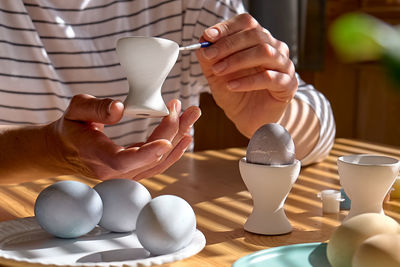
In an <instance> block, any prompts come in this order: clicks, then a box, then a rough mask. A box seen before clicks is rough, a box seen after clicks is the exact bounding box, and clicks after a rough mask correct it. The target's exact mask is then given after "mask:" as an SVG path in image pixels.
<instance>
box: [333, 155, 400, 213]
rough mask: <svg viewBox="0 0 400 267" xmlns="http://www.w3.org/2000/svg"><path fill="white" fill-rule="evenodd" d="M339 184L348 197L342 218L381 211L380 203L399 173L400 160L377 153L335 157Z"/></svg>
mask: <svg viewBox="0 0 400 267" xmlns="http://www.w3.org/2000/svg"><path fill="white" fill-rule="evenodd" d="M337 164H338V172H339V177H340V184H341V185H342V187H343V189H344V191H345V192H346V194H347V196H348V197H349V198H350V199H351V207H350V211H349V214H348V215H347V216H346V218H345V219H344V220H348V219H349V218H351V217H353V216H355V215H358V214H362V213H370V212H372V213H382V214H383V208H382V203H383V199H384V198H385V196H386V194H387V193H388V192H389V190H390V188H391V187H392V185H393V183H394V181H395V179H396V176H397V175H398V173H399V168H400V161H399V160H397V159H395V158H391V157H387V156H380V155H368V154H361V155H348V156H342V157H339V158H338V161H337Z"/></svg>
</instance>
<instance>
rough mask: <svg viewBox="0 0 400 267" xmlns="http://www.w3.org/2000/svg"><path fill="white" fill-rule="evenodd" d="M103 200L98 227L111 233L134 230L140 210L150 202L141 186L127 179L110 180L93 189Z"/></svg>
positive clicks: (146, 191) (144, 188)
mask: <svg viewBox="0 0 400 267" xmlns="http://www.w3.org/2000/svg"><path fill="white" fill-rule="evenodd" d="M94 190H96V191H97V193H99V195H100V197H101V199H102V200H103V216H102V218H101V220H100V223H99V225H100V226H102V227H104V228H106V229H107V230H110V231H113V232H130V231H133V230H135V229H136V220H137V217H138V215H139V212H140V210H141V209H142V208H143V207H144V206H145V205H146V204H147V203H148V202H149V201H150V200H151V195H150V193H149V191H148V190H147V189H146V187H144V186H143V185H142V184H140V183H138V182H136V181H133V180H128V179H112V180H107V181H104V182H102V183H100V184H98V185H96V186H95V187H94Z"/></svg>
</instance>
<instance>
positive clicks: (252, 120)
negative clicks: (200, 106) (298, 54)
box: [196, 14, 297, 137]
mask: <svg viewBox="0 0 400 267" xmlns="http://www.w3.org/2000/svg"><path fill="white" fill-rule="evenodd" d="M202 40H206V41H209V42H212V43H213V45H211V46H210V47H207V48H203V49H200V50H198V51H196V55H197V57H198V59H199V62H200V65H201V67H202V70H203V73H204V75H205V76H206V78H207V79H208V83H209V85H210V88H211V92H212V94H213V97H214V99H215V101H216V103H217V104H218V105H219V106H220V107H221V108H222V109H223V110H224V111H225V113H226V115H227V116H228V117H229V118H230V119H231V120H232V121H233V122H234V123H235V125H236V127H237V128H238V129H239V131H241V132H242V134H244V135H245V136H247V137H251V136H252V135H253V133H254V132H255V131H256V130H257V129H258V128H259V127H260V126H262V125H264V124H266V123H271V122H277V121H278V120H279V118H280V117H281V116H282V114H283V113H284V111H285V109H286V107H287V104H288V103H289V102H290V101H291V100H292V98H293V96H294V95H295V93H296V91H297V79H296V77H295V68H294V65H293V63H292V61H291V60H290V58H289V49H288V46H287V45H286V44H285V43H283V42H280V41H278V40H277V39H275V38H274V37H273V36H272V35H271V34H270V33H269V32H268V31H267V30H266V29H264V28H263V27H262V26H260V24H258V22H257V21H256V20H255V19H254V18H253V17H251V16H250V15H249V14H240V15H238V16H236V17H234V18H232V19H230V20H227V21H224V22H221V23H218V24H216V25H214V26H212V27H210V28H208V29H207V30H206V31H205V32H204V34H203V37H202Z"/></svg>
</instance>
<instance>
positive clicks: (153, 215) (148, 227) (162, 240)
mask: <svg viewBox="0 0 400 267" xmlns="http://www.w3.org/2000/svg"><path fill="white" fill-rule="evenodd" d="M195 231H196V216H195V214H194V211H193V209H192V207H191V206H190V205H189V203H187V202H186V201H185V200H184V199H182V198H180V197H178V196H173V195H162V196H159V197H156V198H154V199H152V200H151V201H150V202H149V203H148V204H147V205H146V206H144V208H143V209H142V210H141V212H140V213H139V217H138V219H137V224H136V234H137V237H138V239H139V242H140V243H141V244H142V246H143V247H144V248H145V249H146V250H148V251H150V253H151V254H152V255H163V254H169V253H172V252H175V251H178V250H180V249H182V248H184V247H186V246H187V245H188V244H189V243H190V242H191V240H192V239H193V235H194V233H195Z"/></svg>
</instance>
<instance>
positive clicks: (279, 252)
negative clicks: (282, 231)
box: [232, 243, 330, 267]
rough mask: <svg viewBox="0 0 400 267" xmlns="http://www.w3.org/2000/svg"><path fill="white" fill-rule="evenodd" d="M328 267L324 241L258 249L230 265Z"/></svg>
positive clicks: (240, 266)
mask: <svg viewBox="0 0 400 267" xmlns="http://www.w3.org/2000/svg"><path fill="white" fill-rule="evenodd" d="M265 266H271V267H288V266H290V267H328V266H330V264H329V262H328V259H327V258H326V243H305V244H295V245H288V246H282V247H275V248H269V249H264V250H260V251H258V252H255V253H252V254H249V255H247V256H244V257H243V258H240V259H239V260H237V261H236V262H235V263H234V264H233V265H232V267H265Z"/></svg>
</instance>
